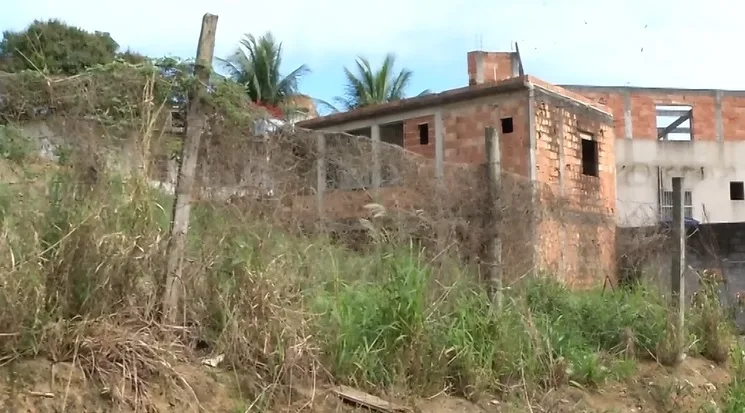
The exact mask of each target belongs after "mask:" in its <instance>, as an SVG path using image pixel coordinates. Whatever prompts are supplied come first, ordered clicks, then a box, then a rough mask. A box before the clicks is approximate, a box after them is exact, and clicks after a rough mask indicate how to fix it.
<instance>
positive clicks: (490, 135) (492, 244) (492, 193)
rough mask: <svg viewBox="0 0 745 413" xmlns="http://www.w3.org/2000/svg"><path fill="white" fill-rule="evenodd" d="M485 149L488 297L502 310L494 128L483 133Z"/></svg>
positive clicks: (498, 155) (500, 242) (496, 154)
mask: <svg viewBox="0 0 745 413" xmlns="http://www.w3.org/2000/svg"><path fill="white" fill-rule="evenodd" d="M484 138H485V141H484V145H485V149H486V179H487V186H488V188H487V191H488V194H489V198H488V199H489V208H488V211H489V213H488V223H487V227H488V228H489V230H490V231H494V232H493V233H492V232H488V234H489V235H490V236H489V238H488V240H487V243H488V244H487V250H486V254H487V256H486V259H487V261H488V262H487V265H488V266H489V278H488V280H489V295H490V297H491V299H492V302H493V303H494V305H495V306H496V308H497V310H501V309H502V239H501V236H500V232H501V230H502V228H501V222H500V221H501V214H500V211H499V210H500V208H499V179H500V175H501V173H502V171H501V169H502V168H501V165H500V156H501V155H500V151H499V134H498V133H497V130H496V129H495V128H494V127H491V126H490V127H487V128H486V131H485V133H484Z"/></svg>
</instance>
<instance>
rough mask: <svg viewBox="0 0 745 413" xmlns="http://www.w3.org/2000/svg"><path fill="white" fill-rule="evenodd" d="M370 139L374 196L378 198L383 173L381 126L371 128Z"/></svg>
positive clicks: (376, 125)
mask: <svg viewBox="0 0 745 413" xmlns="http://www.w3.org/2000/svg"><path fill="white" fill-rule="evenodd" d="M370 138H371V139H372V165H373V170H372V187H373V194H375V195H376V196H377V194H378V189H380V183H381V173H382V170H381V165H380V125H378V124H375V125H372V126H370Z"/></svg>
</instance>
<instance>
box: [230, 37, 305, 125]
mask: <svg viewBox="0 0 745 413" xmlns="http://www.w3.org/2000/svg"><path fill="white" fill-rule="evenodd" d="M219 61H220V62H221V63H223V65H224V66H225V67H226V69H227V71H228V74H227V77H228V78H230V79H232V80H233V81H235V82H237V83H239V84H241V85H244V87H245V89H246V93H247V94H248V96H249V98H250V99H251V101H253V102H255V103H257V104H259V105H262V106H265V107H267V108H268V109H270V111H271V110H272V109H275V108H278V107H283V106H285V105H286V104H288V103H289V101H290V98H292V97H293V96H296V95H298V84H299V81H300V79H301V78H302V77H303V76H305V75H306V74H308V73H310V69H308V67H307V66H306V65H301V66H299V67H298V68H296V69H295V70H293V71H292V72H290V73H289V74H288V75H285V76H282V74H281V72H280V68H281V66H282V43H281V42H277V41H276V39H275V38H274V36H273V35H272V33H271V32H267V33H266V34H264V35H263V36H260V37H259V38H256V37H254V36H253V35H251V34H247V35H245V38H244V39H242V40H241V41H240V45H239V47H238V50H236V52H235V53H234V54H233V55H232V56H231V57H229V58H228V59H219Z"/></svg>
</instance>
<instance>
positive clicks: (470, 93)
mask: <svg viewBox="0 0 745 413" xmlns="http://www.w3.org/2000/svg"><path fill="white" fill-rule="evenodd" d="M522 89H540V90H542V91H543V92H546V93H549V94H552V95H556V96H560V97H563V98H566V99H570V100H572V101H574V102H576V103H578V104H580V105H583V106H586V107H590V108H592V109H595V110H596V111H598V112H601V113H603V114H606V115H608V116H611V112H610V110H609V109H608V108H607V107H606V106H604V105H601V104H599V103H596V102H594V101H592V100H590V99H588V98H586V97H584V96H582V95H580V94H577V93H575V92H572V91H571V90H568V89H565V88H562V87H560V86H555V85H552V84H550V83H548V82H545V81H543V80H541V79H538V78H536V77H534V76H530V75H523V76H516V77H512V78H509V79H505V80H501V81H496V82H494V81H491V82H485V83H480V84H475V85H471V86H465V87H461V88H457V89H451V90H447V91H444V92H440V93H433V94H429V95H423V96H416V97H412V98H408V99H402V100H397V101H394V102H388V103H384V104H380V105H374V106H367V107H364V108H359V109H354V110H351V111H348V112H341V113H334V114H331V115H327V116H322V117H318V118H313V119H309V120H305V121H301V122H298V123H297V124H296V125H297V126H298V127H301V128H306V129H323V128H328V127H333V126H337V125H342V124H345V123H348V122H353V121H358V120H365V119H370V118H375V117H380V116H385V115H390V114H394V113H401V112H408V111H413V110H416V109H422V108H428V107H433V106H440V105H445V104H449V103H454V102H459V101H465V100H471V99H476V98H480V97H486V96H491V95H495V94H499V93H506V92H512V91H517V90H522Z"/></svg>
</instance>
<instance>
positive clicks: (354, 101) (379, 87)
mask: <svg viewBox="0 0 745 413" xmlns="http://www.w3.org/2000/svg"><path fill="white" fill-rule="evenodd" d="M395 61H396V58H395V56H394V55H393V54H388V55H386V57H385V59H384V60H383V63H382V64H381V65H380V67H379V68H378V69H377V70H376V69H373V68H372V66H371V65H370V62H369V61H368V60H367V59H365V58H364V57H358V58H357V62H356V63H357V67H356V69H357V73H354V72H352V71H351V70H349V69H348V68H344V75H345V80H346V86H345V89H346V90H345V93H344V96H341V97H338V98H336V101H337V103H338V104H339V105H340V106H341V109H342V110H352V109H357V108H361V107H365V106H370V105H378V104H381V103H386V102H393V101H396V100H401V99H403V98H405V97H406V93H407V89H408V88H409V85H410V83H411V78H412V76H413V72H412V71H411V70H408V69H401V70H400V71H399V72H398V74H396V73H395V71H394V65H395ZM429 93H431V92H430V91H429V90H424V91H422V92H421V93H419V95H418V96H422V95H426V94H429ZM326 105H328V104H326ZM329 106H330V105H329ZM330 108H331V109H332V110H333V111H337V110H338V109H336V108H335V107H333V106H330Z"/></svg>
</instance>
